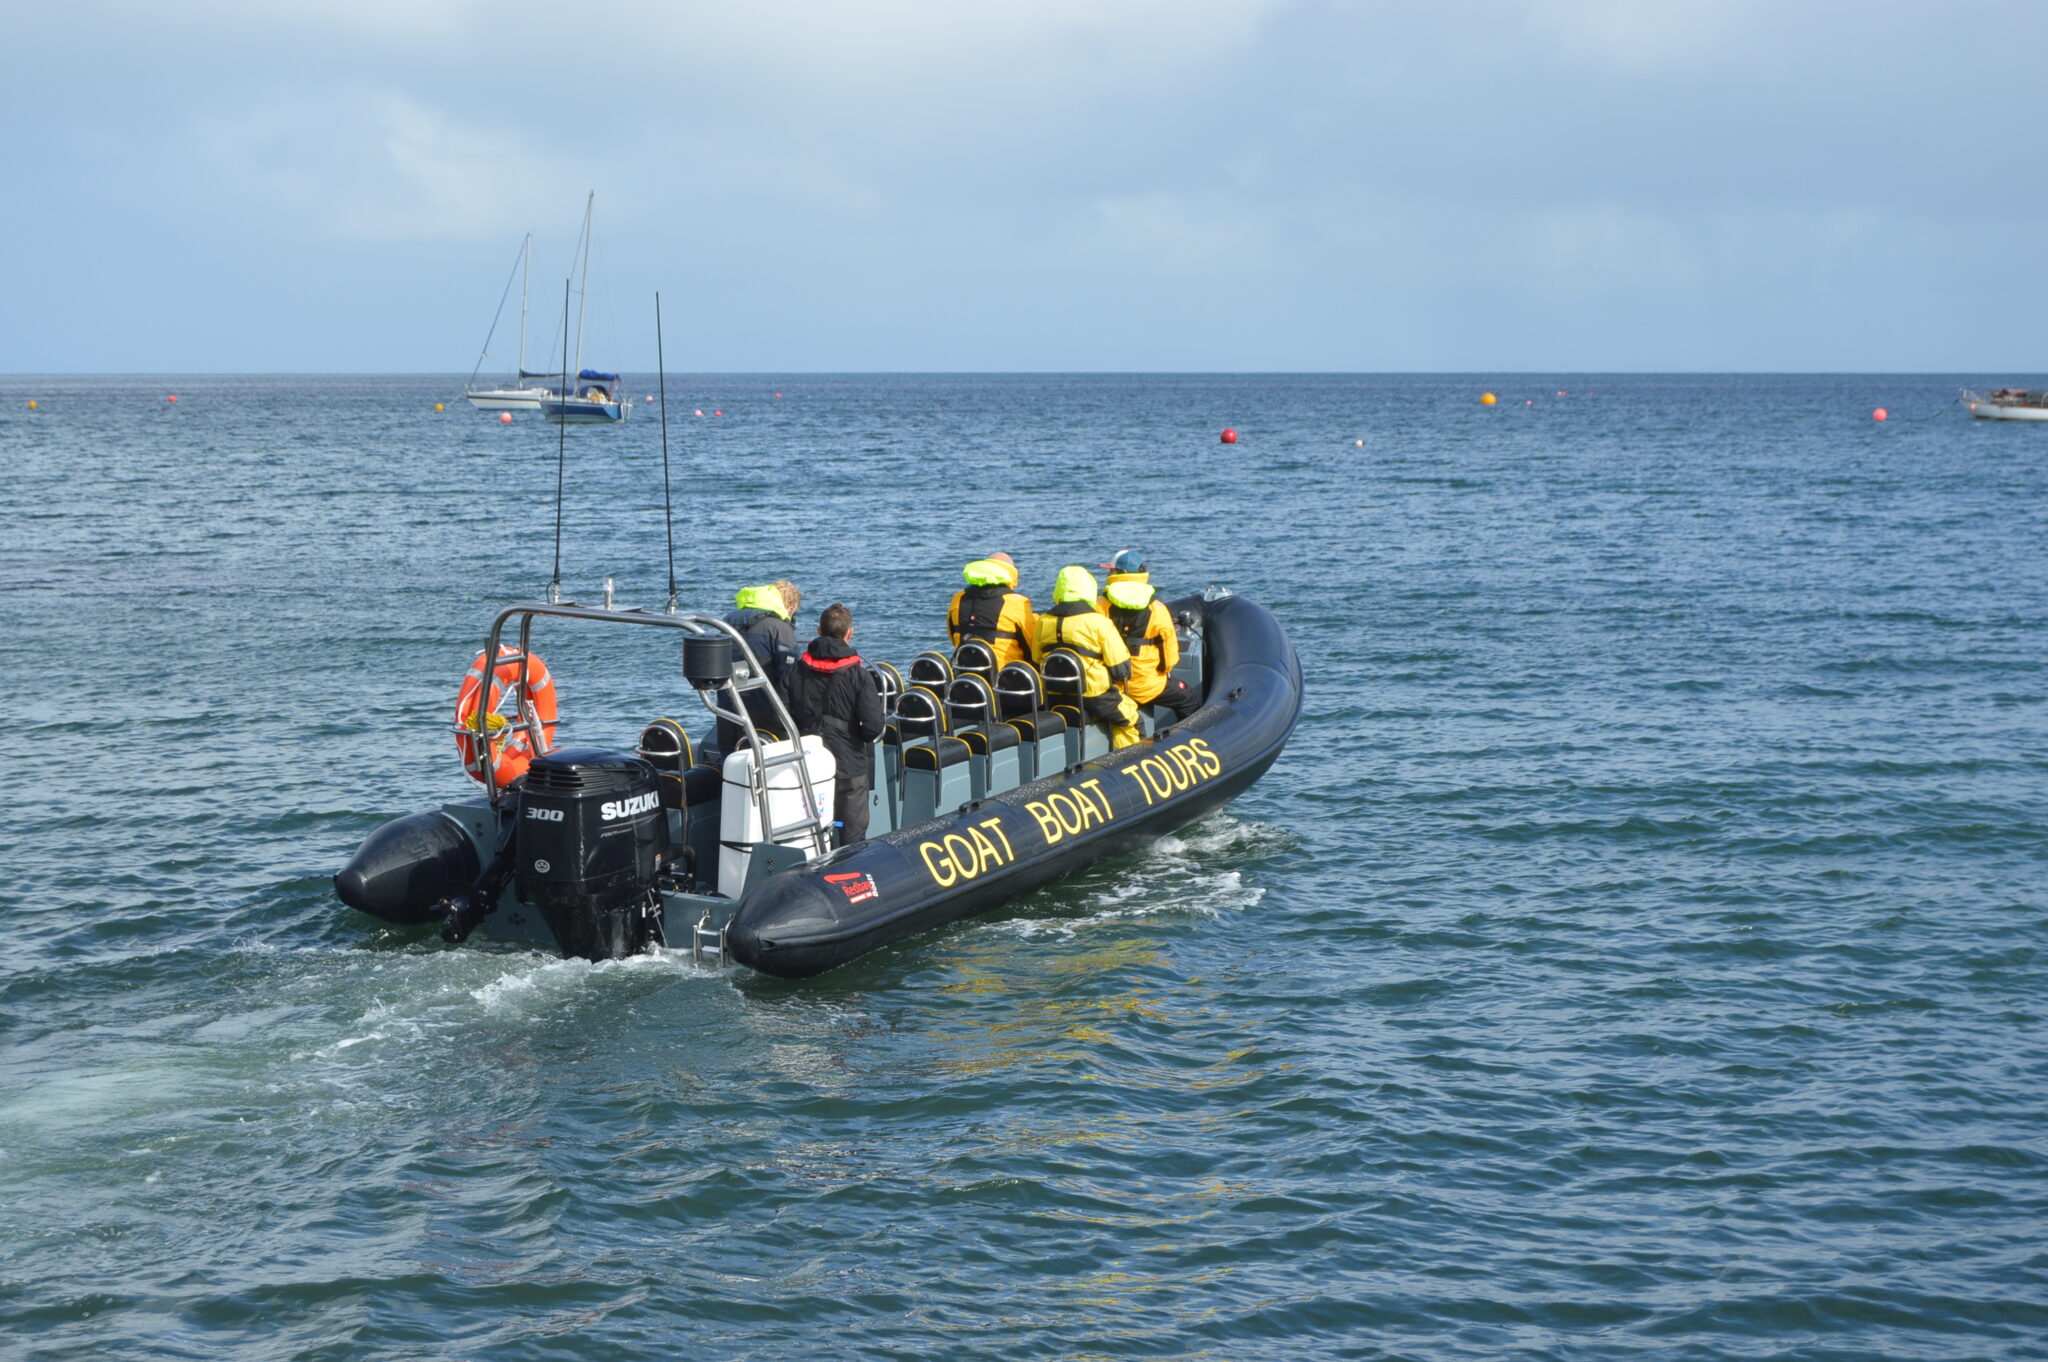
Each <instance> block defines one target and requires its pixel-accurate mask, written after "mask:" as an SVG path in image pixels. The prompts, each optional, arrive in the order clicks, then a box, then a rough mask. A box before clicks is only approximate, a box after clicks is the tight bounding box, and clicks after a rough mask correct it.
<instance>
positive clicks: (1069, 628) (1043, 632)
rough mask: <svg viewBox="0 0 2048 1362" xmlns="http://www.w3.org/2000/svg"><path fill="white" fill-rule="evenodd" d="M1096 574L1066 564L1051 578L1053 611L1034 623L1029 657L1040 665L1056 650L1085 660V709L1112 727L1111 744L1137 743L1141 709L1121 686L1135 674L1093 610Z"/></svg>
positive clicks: (1111, 630) (1120, 643)
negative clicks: (1057, 575) (1062, 650)
mask: <svg viewBox="0 0 2048 1362" xmlns="http://www.w3.org/2000/svg"><path fill="white" fill-rule="evenodd" d="M1095 594H1096V593H1095V578H1094V577H1093V576H1092V575H1091V574H1090V573H1089V571H1088V569H1087V568H1084V567H1064V568H1061V569H1060V575H1059V577H1058V579H1057V580H1055V581H1054V582H1053V587H1052V601H1053V604H1052V609H1050V610H1047V611H1046V612H1045V613H1043V614H1041V615H1040V616H1039V617H1038V619H1037V620H1036V622H1035V623H1034V624H1033V627H1032V644H1031V655H1032V656H1033V657H1034V658H1035V659H1037V661H1038V664H1039V666H1040V667H1043V666H1044V665H1045V656H1046V654H1047V653H1050V652H1051V651H1053V649H1055V648H1065V649H1067V650H1068V651H1069V652H1071V653H1073V654H1074V655H1075V656H1076V657H1079V658H1080V659H1081V712H1082V713H1083V714H1086V715H1087V716H1088V717H1089V718H1090V719H1093V720H1094V721H1095V722H1096V723H1099V724H1102V725H1103V726H1105V727H1106V728H1108V729H1109V745H1110V746H1111V747H1113V748H1114V747H1130V746H1133V745H1135V744H1136V743H1137V741H1138V707H1137V706H1136V705H1134V704H1132V703H1131V701H1130V697H1129V696H1127V695H1125V694H1124V693H1123V692H1122V691H1121V690H1119V689H1118V686H1119V685H1121V684H1122V683H1123V682H1125V681H1128V680H1129V679H1130V675H1131V653H1130V650H1129V649H1128V648H1126V647H1124V640H1123V636H1122V635H1120V634H1118V633H1117V631H1116V626H1115V625H1113V624H1111V623H1110V622H1109V619H1108V617H1107V616H1105V615H1103V614H1102V613H1101V612H1099V611H1098V610H1096V608H1095Z"/></svg>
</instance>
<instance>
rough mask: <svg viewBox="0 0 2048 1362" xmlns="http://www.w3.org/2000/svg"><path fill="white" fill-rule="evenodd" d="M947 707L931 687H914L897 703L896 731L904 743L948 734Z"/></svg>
mask: <svg viewBox="0 0 2048 1362" xmlns="http://www.w3.org/2000/svg"><path fill="white" fill-rule="evenodd" d="M948 726H949V725H948V724H947V723H946V706H945V704H944V702H942V701H941V700H940V699H939V696H938V692H937V691H934V690H933V689H931V688H930V687H929V686H912V687H911V688H910V689H909V690H906V691H904V692H903V694H902V695H901V696H900V697H899V698H898V699H897V701H896V729H897V731H898V732H899V733H900V734H901V735H902V741H904V742H909V741H911V740H912V739H914V738H932V737H937V736H939V735H940V734H943V733H945V732H946V730H947V728H948Z"/></svg>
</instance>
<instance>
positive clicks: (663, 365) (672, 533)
mask: <svg viewBox="0 0 2048 1362" xmlns="http://www.w3.org/2000/svg"><path fill="white" fill-rule="evenodd" d="M654 366H655V375H656V379H655V381H656V382H657V384H658V385H659V386H660V388H661V518H662V523H663V524H665V525H666V526H667V527H668V612H669V614H671V615H673V614H675V612H676V511H675V504H674V503H673V502H671V501H670V500H669V492H668V358H667V357H666V356H665V355H664V354H663V353H662V349H661V291H660V290H659V289H657V290H655V293H654Z"/></svg>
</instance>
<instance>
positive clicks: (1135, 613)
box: [1109, 601, 1166, 660]
mask: <svg viewBox="0 0 2048 1362" xmlns="http://www.w3.org/2000/svg"><path fill="white" fill-rule="evenodd" d="M1109 622H1110V623H1111V624H1114V625H1115V626H1116V631H1117V632H1118V633H1119V634H1122V635H1123V636H1124V647H1126V648H1128V649H1130V652H1131V656H1132V657H1136V656H1137V655H1138V650H1139V649H1140V648H1144V647H1148V646H1149V647H1150V648H1152V649H1153V650H1154V651H1155V652H1157V653H1158V654H1159V656H1160V658H1161V660H1164V659H1165V657H1166V645H1165V644H1164V643H1162V642H1160V640H1159V638H1158V636H1157V635H1153V636H1151V637H1147V636H1146V632H1145V631H1146V629H1147V627H1148V626H1149V625H1150V624H1151V622H1152V602H1151V601H1147V602H1145V606H1144V608H1143V609H1141V610H1126V609H1124V608H1123V607H1122V606H1120V605H1112V606H1110V607H1109Z"/></svg>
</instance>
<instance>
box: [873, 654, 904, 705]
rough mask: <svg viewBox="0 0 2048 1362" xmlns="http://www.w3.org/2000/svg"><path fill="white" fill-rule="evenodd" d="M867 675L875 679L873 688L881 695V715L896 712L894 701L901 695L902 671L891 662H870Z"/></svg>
mask: <svg viewBox="0 0 2048 1362" xmlns="http://www.w3.org/2000/svg"><path fill="white" fill-rule="evenodd" d="M868 675H869V676H872V677H873V678H874V679H875V689H876V690H877V691H879V692H880V693H881V696H882V715H883V717H884V718H888V717H890V716H892V715H894V714H895V713H896V701H897V700H898V699H900V698H901V697H902V695H903V673H902V672H899V671H897V670H896V668H895V665H894V664H893V663H888V662H870V663H869V664H868Z"/></svg>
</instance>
